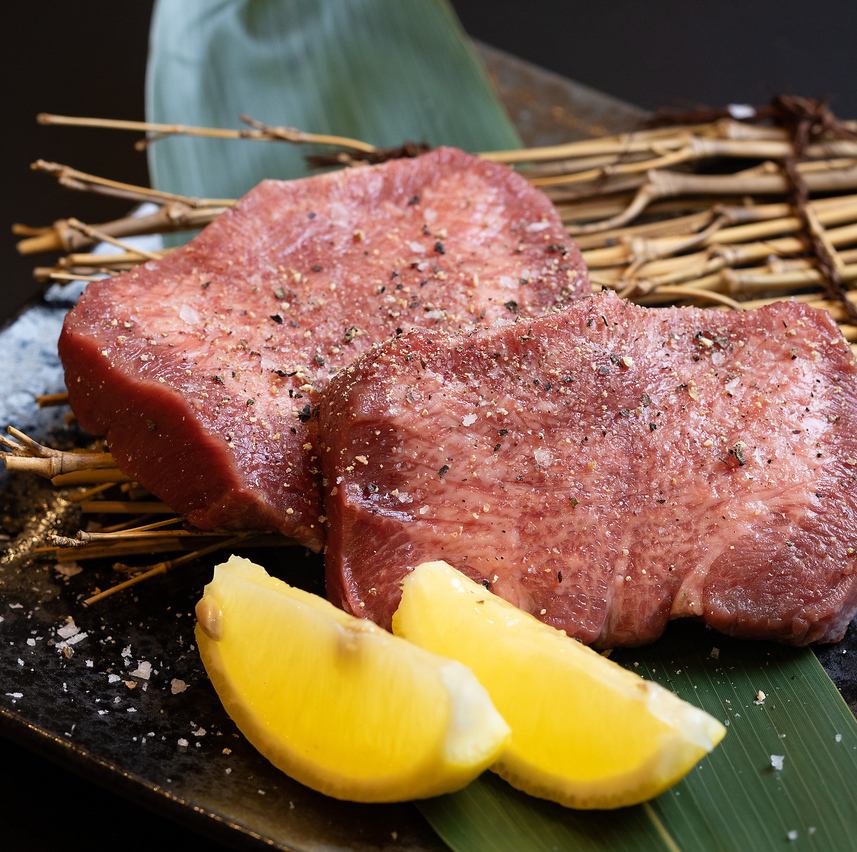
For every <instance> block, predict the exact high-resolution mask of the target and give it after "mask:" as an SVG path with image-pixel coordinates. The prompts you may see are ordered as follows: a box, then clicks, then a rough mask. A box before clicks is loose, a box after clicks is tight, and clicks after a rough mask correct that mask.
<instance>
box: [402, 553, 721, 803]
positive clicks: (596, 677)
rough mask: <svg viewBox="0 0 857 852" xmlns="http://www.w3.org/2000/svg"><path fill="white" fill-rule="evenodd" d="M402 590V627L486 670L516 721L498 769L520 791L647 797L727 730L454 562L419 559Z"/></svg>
mask: <svg viewBox="0 0 857 852" xmlns="http://www.w3.org/2000/svg"><path fill="white" fill-rule="evenodd" d="M402 588H403V595H402V601H401V604H400V605H399V608H398V610H397V612H396V613H395V615H394V616H393V631H394V632H395V633H396V634H398V635H399V636H402V637H404V638H406V639H409V640H410V641H411V642H414V643H415V644H417V645H420V646H421V647H423V648H426V649H427V650H429V651H433V652H434V653H436V654H442V655H444V656H448V657H452V658H453V659H456V660H460V661H461V662H462V663H464V664H465V665H466V666H468V667H469V668H470V669H471V670H472V671H473V673H474V674H475V675H476V676H477V677H478V678H479V680H480V681H481V683H482V684H483V686H484V687H485V688H486V689H487V690H488V693H489V695H490V696H491V698H492V700H493V701H494V705H495V706H496V707H497V709H498V710H499V711H500V713H501V714H502V715H503V718H504V719H505V720H506V721H507V722H508V723H509V726H510V727H511V729H512V736H511V739H510V740H509V744H508V746H507V748H506V750H505V751H504V753H503V754H502V755H501V757H500V760H499V761H498V762H497V764H495V765H494V767H492V768H493V769H494V770H495V771H496V772H497V773H499V774H500V775H501V776H502V777H503V778H505V779H506V780H507V781H508V782H509V783H510V784H512V785H513V786H515V787H517V788H518V789H520V790H524V791H525V792H527V793H530V794H532V795H534V796H539V797H542V798H545V799H552V800H553V801H556V802H559V803H560V804H563V805H566V806H568V807H574V808H616V807H621V806H624V805H631V804H636V803H638V802H641V801H644V800H646V799H649V798H652V797H653V796H656V795H658V794H659V793H661V792H662V791H663V790H665V789H666V788H667V787H669V786H670V785H672V784H673V783H675V782H676V781H678V780H679V779H680V778H681V777H682V776H683V775H685V774H686V773H687V772H688V771H689V770H690V769H691V768H692V767H693V766H694V764H696V762H697V761H698V760H699V759H700V758H701V757H703V756H704V755H705V754H707V753H708V752H709V751H711V749H713V748H714V746H716V745H717V743H718V742H720V740H721V739H722V738H723V735H724V734H725V733H726V729H725V728H724V727H723V726H722V725H721V724H720V723H719V722H718V721H717V720H716V719H713V718H712V717H711V716H709V715H708V714H707V713H705V712H703V711H702V710H699V709H697V708H696V707H693V706H692V705H690V704H687V703H686V702H684V701H682V700H681V699H680V698H678V696H676V695H674V694H673V693H672V692H669V691H668V690H666V689H664V688H663V687H661V686H658V685H657V684H654V683H651V682H648V681H645V680H643V679H642V678H640V677H637V675H635V674H632V673H631V672H629V671H626V670H625V669H623V668H622V667H621V666H619V665H617V664H616V663H613V662H611V661H610V660H608V659H607V658H606V657H604V656H602V655H601V654H598V653H596V652H595V651H592V650H591V649H589V648H587V647H586V646H584V645H582V644H580V643H579V642H577V641H575V640H574V639H570V638H569V637H567V636H566V635H565V633H563V632H561V631H559V630H556V629H554V628H553V627H550V626H549V625H546V624H543V623H542V622H540V621H538V620H537V619H535V618H533V617H532V616H531V615H529V614H528V613H525V612H523V611H522V610H520V609H518V608H517V607H515V606H513V605H512V604H510V603H507V602H506V601H504V600H503V599H501V598H499V597H497V596H496V595H493V594H491V593H490V592H489V591H487V590H486V589H484V588H483V587H482V586H480V585H478V584H476V583H474V582H473V581H472V580H470V579H468V578H467V577H465V576H464V575H463V574H461V573H460V572H458V571H456V570H455V569H454V568H452V567H450V566H449V565H447V564H446V563H445V562H428V563H424V564H422V565H420V566H418V567H417V568H416V569H415V570H414V571H413V572H412V573H411V574H410V575H408V577H407V578H406V579H405V581H404V583H403V586H402Z"/></svg>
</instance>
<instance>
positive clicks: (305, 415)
mask: <svg viewBox="0 0 857 852" xmlns="http://www.w3.org/2000/svg"><path fill="white" fill-rule="evenodd" d="M310 417H312V406H311V405H310V404H309V403H307V404H306V405H305V406H304V407H303V408H302V409H301V410H300V411H299V412H298V420H300V421H301V423H306V422H307V420H309V419H310Z"/></svg>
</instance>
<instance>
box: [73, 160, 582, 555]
mask: <svg viewBox="0 0 857 852" xmlns="http://www.w3.org/2000/svg"><path fill="white" fill-rule="evenodd" d="M588 289H589V285H588V282H587V280H586V273H585V270H584V266H583V262H582V260H581V258H580V254H579V253H578V251H577V250H576V248H575V247H574V246H573V244H572V243H571V242H570V241H569V240H568V238H567V237H566V235H565V232H564V230H563V228H562V225H561V223H560V220H559V218H558V216H557V214H556V212H555V211H554V209H553V207H552V205H551V204H550V202H549V201H548V199H547V198H546V197H545V196H544V195H542V194H541V193H540V192H538V191H537V190H535V189H533V188H532V187H530V186H529V184H528V183H527V182H526V181H525V180H524V179H523V178H521V177H520V176H519V175H516V174H515V173H514V172H512V171H511V170H510V169H508V168H506V167H505V166H501V165H497V164H493V163H489V162H486V161H483V160H480V159H478V158H476V157H472V156H470V155H468V154H465V153H463V152H461V151H458V150H454V149H450V148H443V149H438V150H435V151H432V152H430V153H428V154H426V155H424V156H422V157H419V158H416V159H413V160H398V161H395V162H391V163H388V164H385V165H382V166H377V167H374V168H360V169H351V170H347V171H341V172H337V173H332V174H327V175H323V176H319V177H313V178H309V179H306V180H300V181H288V182H281V181H265V182H264V183H261V184H260V185H259V186H257V187H256V188H255V189H254V190H252V192H250V193H249V194H248V195H246V196H245V197H244V198H242V199H241V200H240V201H239V202H238V204H237V205H236V206H235V207H234V208H233V209H231V210H230V211H229V212H227V213H225V214H224V215H223V216H221V217H220V218H218V219H217V221H215V222H214V223H213V224H211V225H209V227H208V228H206V229H205V230H204V231H203V232H202V233H201V234H200V235H199V236H198V237H196V239H194V240H193V241H192V242H190V243H189V244H188V245H186V246H184V247H183V248H180V249H177V250H176V251H173V252H171V253H170V254H168V255H167V256H166V257H165V258H164V259H163V260H161V261H158V262H152V263H146V264H145V265H143V266H141V267H139V268H138V269H135V270H134V271H132V272H128V273H126V274H124V275H121V276H118V277H116V278H113V279H110V280H105V281H97V282H93V283H91V284H90V285H89V287H88V288H87V290H86V293H85V294H84V296H83V297H82V298H81V300H80V302H79V304H78V305H77V307H76V308H75V309H74V310H72V311H71V313H70V314H69V315H68V318H67V319H66V322H65V327H64V329H63V333H62V337H61V339H60V354H61V356H62V361H63V364H64V366H65V372H66V383H67V385H68V391H69V396H70V400H71V404H72V407H73V409H74V411H75V413H76V414H77V416H78V418H79V419H80V422H81V424H82V425H83V427H84V428H85V429H87V430H89V431H90V432H94V433H97V434H105V435H107V438H108V441H109V444H110V449H111V451H112V452H113V454H114V455H115V456H116V459H117V462H118V464H119V465H120V467H121V468H122V469H123V470H125V471H127V472H128V473H130V474H131V475H132V476H134V477H135V478H136V479H138V480H139V481H140V482H142V483H143V484H144V485H145V486H146V487H147V488H149V489H150V490H151V491H152V492H153V493H154V494H156V495H157V496H158V497H160V498H161V499H162V500H165V501H166V502H167V503H169V505H170V506H172V507H173V508H174V509H175V510H176V511H178V512H181V513H183V514H185V515H187V517H188V518H189V520H190V521H191V522H193V523H194V524H196V525H198V526H200V527H204V528H212V527H228V528H233V529H245V528H250V529H273V530H279V531H281V532H283V533H284V534H286V535H288V536H292V537H294V538H295V539H297V540H298V541H300V542H302V543H304V544H306V545H307V546H309V547H312V548H314V549H318V548H320V546H321V540H322V536H321V530H320V525H319V513H320V497H319V494H318V486H317V477H316V474H317V468H316V465H317V461H316V459H315V458H314V455H313V453H312V450H311V448H310V445H309V443H308V441H307V434H306V427H305V422H306V420H307V419H308V417H309V415H310V412H311V411H312V409H313V406H314V405H315V398H316V393H317V391H318V390H319V389H320V388H322V387H324V385H325V384H326V383H327V381H328V380H329V379H330V377H331V376H332V375H333V374H334V373H336V371H337V370H338V369H340V368H341V367H342V366H344V365H345V364H348V363H350V362H351V360H352V359H354V358H355V357H356V356H357V355H359V354H360V353H361V352H362V351H364V350H365V349H367V348H368V347H369V346H370V345H371V344H372V343H374V342H376V341H380V340H383V339H385V338H387V337H390V336H392V335H395V334H399V333H401V332H402V331H403V330H406V329H409V328H411V327H412V326H425V327H442V328H448V329H457V328H464V327H468V326H470V325H472V324H474V323H476V324H479V323H484V324H486V325H487V324H490V323H493V322H495V321H496V320H498V319H501V318H511V317H513V316H514V315H515V314H518V315H524V316H526V315H533V314H539V313H541V312H543V311H544V310H546V309H548V308H550V307H552V306H554V305H556V304H557V303H560V302H563V301H565V300H567V299H572V298H575V297H577V296H579V295H581V294H583V293H585V292H588Z"/></svg>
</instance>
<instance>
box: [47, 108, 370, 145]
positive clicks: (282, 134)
mask: <svg viewBox="0 0 857 852" xmlns="http://www.w3.org/2000/svg"><path fill="white" fill-rule="evenodd" d="M241 120H242V121H243V122H244V123H245V124H249V125H251V126H250V127H248V128H243V129H240V130H232V129H228V128H224V127H191V126H189V125H185V124H156V123H153V122H148V121H120V120H117V119H111V118H83V117H77V116H69V115H51V114H50V113H40V114H39V115H38V116H36V121H38V123H39V124H50V125H55V126H64V127H98V128H102V129H104V130H131V131H134V132H137V133H151V134H154V137H153V138H150V139H149V140H147V142H152V141H156V140H157V139H166V138H168V137H170V136H197V137H202V138H205V139H255V140H257V141H260V142H291V143H295V144H301V145H303V144H312V145H333V146H335V147H337V148H345V149H347V150H351V151H357V152H358V153H363V154H372V153H374V152H375V151H376V150H377V148H376V147H375V146H374V145H370V144H369V143H368V142H363V141H361V140H360V139H349V138H348V137H347V136H332V135H330V134H327V133H305V132H304V131H302V130H298V129H296V128H294V127H271V126H268V125H266V124H263V123H262V122H260V121H255V120H253V119H252V118H249V117H248V116H244V115H242V116H241Z"/></svg>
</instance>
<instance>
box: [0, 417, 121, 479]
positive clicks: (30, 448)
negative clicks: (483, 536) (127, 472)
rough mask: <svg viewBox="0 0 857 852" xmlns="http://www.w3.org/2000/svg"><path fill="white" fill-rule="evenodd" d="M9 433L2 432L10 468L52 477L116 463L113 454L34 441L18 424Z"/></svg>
mask: <svg viewBox="0 0 857 852" xmlns="http://www.w3.org/2000/svg"><path fill="white" fill-rule="evenodd" d="M7 432H8V433H9V435H10V436H11V437H6V436H5V435H0V446H2V447H4V448H5V449H6V452H5V453H4V454H3V455H2V459H3V462H4V463H5V465H6V469H7V470H17V471H27V472H29V473H36V474H38V475H39V476H44V477H47V478H48V479H52V478H53V477H56V476H59V475H61V474H68V473H72V472H74V471H83V470H97V469H103V468H115V466H116V462H115V461H114V460H113V456H111V455H110V453H96V452H88V451H86V450H74V451H71V452H64V451H62V450H54V449H52V448H50V447H46V446H44V445H43V444H40V443H38V442H37V441H34V440H33V439H32V438H31V437H29V435H26V434H24V433H23V432H21V431H20V430H19V429H16V428H15V427H14V426H9V427H8V428H7Z"/></svg>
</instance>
